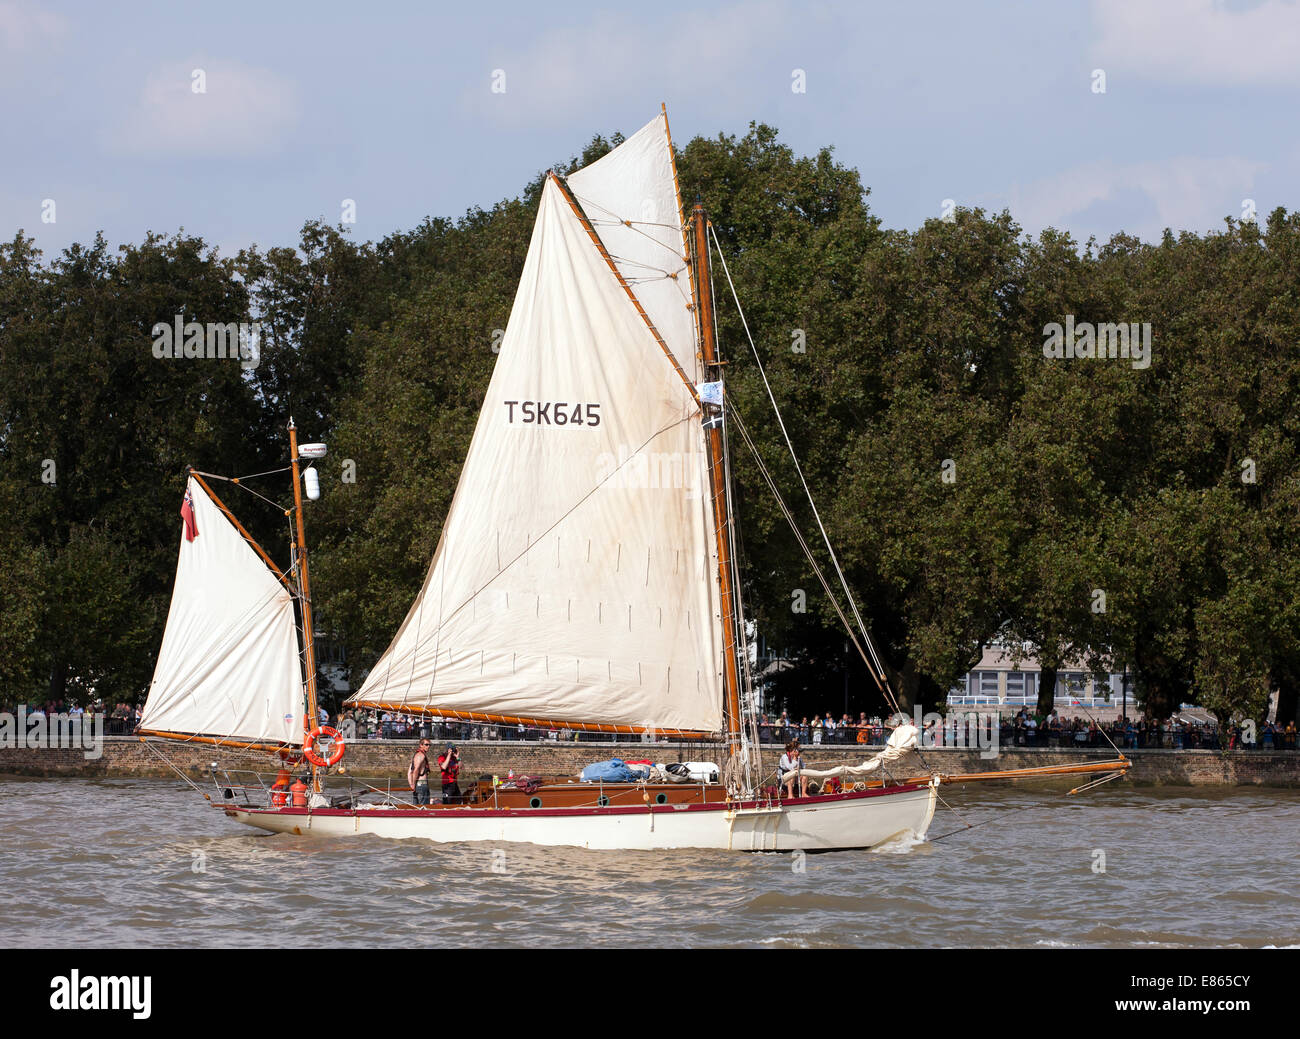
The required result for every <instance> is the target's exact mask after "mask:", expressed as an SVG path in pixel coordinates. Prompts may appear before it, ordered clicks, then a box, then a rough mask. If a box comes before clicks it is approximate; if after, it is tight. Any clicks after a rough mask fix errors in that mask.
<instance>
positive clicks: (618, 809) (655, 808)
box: [222, 783, 926, 819]
mask: <svg viewBox="0 0 1300 1039" xmlns="http://www.w3.org/2000/svg"><path fill="white" fill-rule="evenodd" d="M925 789H926V784H924V783H909V784H904V785H903V786H891V787H890V788H889V789H887V790H859V791H855V792H853V793H848V794H827V795H826V796H825V797H796V798H794V799H793V800H787V801H735V802H732V803H731V804H728V803H726V802H725V801H716V802H711V803H709V804H689V805H626V806H624V805H609V806H607V807H605V808H596V807H592V808H461V807H451V808H443V807H437V808H432V809H428V810H425V809H419V808H414V807H413V808H374V809H366V810H364V811H353V810H352V809H350V808H317V809H315V810H314V811H311V812H309V811H308V810H307V809H306V808H237V807H235V806H233V805H222V808H224V809H225V811H226V812H227V813H228V814H229V813H233V812H243V813H244V814H247V815H301V816H308V815H320V816H327V817H328V816H340V817H343V818H349V819H350V818H351V817H352V816H354V815H359V816H362V817H370V816H373V817H374V818H376V819H436V818H438V817H439V816H442V815H449V816H452V817H454V818H456V819H473V818H480V817H488V818H497V817H501V816H509V815H520V814H523V815H526V816H527V817H528V818H530V819H532V818H538V817H540V816H546V817H561V816H575V815H645V814H647V813H653V814H664V813H669V812H725V811H728V810H731V809H736V808H741V809H751V808H789V807H792V806H794V805H832V804H839V803H842V802H844V801H860V800H863V799H864V798H868V797H890V796H892V795H894V794H906V793H911V792H912V791H914V790H925Z"/></svg>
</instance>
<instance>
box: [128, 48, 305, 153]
mask: <svg viewBox="0 0 1300 1039" xmlns="http://www.w3.org/2000/svg"><path fill="white" fill-rule="evenodd" d="M196 70H201V71H202V73H203V85H204V87H205V92H204V93H195V91H194V84H195V83H196V78H195V72H196ZM298 114H299V108H298V97H297V90H296V89H295V88H294V85H293V84H292V83H290V82H289V81H287V80H285V79H283V78H281V77H280V76H278V75H276V74H275V73H273V72H270V71H268V70H266V69H259V68H253V67H251V66H249V65H245V64H243V63H242V62H239V61H236V60H233V59H229V58H201V57H200V58H194V59H192V60H190V61H181V62H170V63H168V64H167V65H165V66H163V67H162V68H160V69H158V70H157V71H155V72H154V73H153V74H152V75H151V76H150V77H149V79H148V80H147V81H146V83H145V85H144V88H143V89H142V90H141V92H140V97H139V100H138V101H137V102H136V103H135V105H134V106H133V107H132V109H131V110H130V111H129V112H128V113H127V115H126V117H125V118H124V119H123V120H122V122H121V123H120V124H118V125H117V126H115V127H112V128H111V129H110V130H108V131H107V140H106V144H107V147H108V148H109V149H110V150H111V151H116V152H123V153H128V154H137V155H143V156H151V157H159V156H161V155H162V154H163V153H167V154H169V155H171V156H178V157H190V156H214V155H215V156H230V157H234V156H249V155H255V154H261V153H265V152H268V151H275V150H278V148H279V146H280V144H281V138H282V136H283V134H284V133H285V132H286V131H287V130H289V129H291V128H292V127H293V126H294V125H295V124H296V123H297V121H298Z"/></svg>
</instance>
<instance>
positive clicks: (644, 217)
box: [568, 114, 702, 382]
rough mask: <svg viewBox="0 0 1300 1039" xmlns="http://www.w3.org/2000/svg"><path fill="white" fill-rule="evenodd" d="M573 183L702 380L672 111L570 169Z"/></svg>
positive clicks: (653, 317)
mask: <svg viewBox="0 0 1300 1039" xmlns="http://www.w3.org/2000/svg"><path fill="white" fill-rule="evenodd" d="M568 185H569V190H570V191H572V192H573V196H574V198H576V199H577V200H578V202H579V203H580V204H581V205H582V209H583V212H585V213H586V215H587V219H588V220H589V221H590V222H591V225H592V226H593V227H594V228H595V229H596V233H597V234H599V235H600V240H601V242H603V243H604V245H605V248H606V249H607V250H608V251H609V255H610V257H611V258H612V259H613V261H614V264H615V265H616V266H617V267H618V270H619V273H620V274H622V276H623V278H624V280H625V281H626V282H627V283H628V284H629V285H630V286H631V287H632V291H633V292H634V293H636V297H637V299H638V300H639V301H640V303H641V305H642V307H644V308H645V312H646V315H647V316H648V317H649V318H650V321H651V322H652V323H653V324H654V326H655V328H657V329H658V330H659V334H660V335H661V336H663V338H664V342H665V343H666V344H667V346H668V349H669V350H670V351H671V352H672V354H673V357H674V358H675V359H676V361H677V363H678V364H679V365H680V366H681V368H682V370H683V371H684V372H686V373H687V374H688V375H689V376H690V377H691V378H692V379H693V380H694V381H696V382H699V381H700V380H701V378H702V374H701V368H700V361H699V354H698V352H697V351H696V336H695V316H694V314H693V313H692V311H691V275H690V259H689V257H688V255H687V247H686V238H685V235H684V233H683V219H682V212H681V200H680V197H679V195H678V191H677V170H676V166H675V164H674V161H673V151H672V143H671V141H670V139H669V136H668V116H667V115H666V114H661V115H659V116H657V117H656V118H654V119H652V120H651V121H650V122H649V123H647V124H646V125H645V126H643V127H642V128H641V129H640V130H638V131H637V132H636V133H634V134H633V135H632V136H631V137H629V138H628V139H627V140H626V141H624V142H623V143H622V144H620V145H619V146H618V147H617V148H615V149H614V150H613V151H611V152H609V153H608V154H606V155H604V156H602V157H601V158H599V159H597V160H596V161H595V162H593V163H592V164H591V165H590V166H586V167H584V168H583V169H580V170H578V171H577V172H576V173H572V174H570V175H569V177H568Z"/></svg>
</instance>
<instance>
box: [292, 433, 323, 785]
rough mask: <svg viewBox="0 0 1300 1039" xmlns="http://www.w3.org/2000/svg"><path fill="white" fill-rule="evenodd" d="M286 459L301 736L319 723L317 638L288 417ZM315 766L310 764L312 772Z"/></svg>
mask: <svg viewBox="0 0 1300 1039" xmlns="http://www.w3.org/2000/svg"><path fill="white" fill-rule="evenodd" d="M289 461H290V465H291V466H292V467H293V518H294V528H295V531H296V536H297V541H298V543H297V545H296V546H295V549H294V562H295V565H294V567H293V571H294V574H295V575H296V577H297V580H298V601H299V603H300V604H301V606H302V647H303V671H304V678H305V679H306V688H307V710H306V713H305V714H304V716H303V734H304V736H305V735H306V734H307V733H309V732H311V731H312V729H314V728H315V727H316V725H317V723H318V715H317V712H318V711H319V707H318V706H317V701H316V638H315V635H314V634H313V633H312V626H311V579H310V577H309V575H308V573H307V535H306V532H305V531H304V530H303V524H302V485H301V484H300V483H299V480H298V478H299V473H298V428H297V427H296V426H295V425H294V424H293V419H289ZM315 771H316V770H315V768H314V767H313V768H312V772H313V774H314V773H315Z"/></svg>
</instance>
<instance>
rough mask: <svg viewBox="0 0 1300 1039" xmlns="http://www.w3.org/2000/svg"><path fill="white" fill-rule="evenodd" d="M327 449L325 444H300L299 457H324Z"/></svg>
mask: <svg viewBox="0 0 1300 1039" xmlns="http://www.w3.org/2000/svg"><path fill="white" fill-rule="evenodd" d="M325 450H326V448H325V445H324V444H299V445H298V457H299V458H324V457H325Z"/></svg>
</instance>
